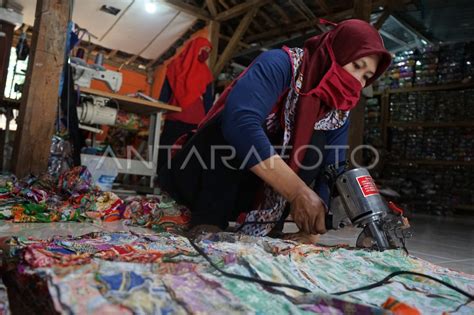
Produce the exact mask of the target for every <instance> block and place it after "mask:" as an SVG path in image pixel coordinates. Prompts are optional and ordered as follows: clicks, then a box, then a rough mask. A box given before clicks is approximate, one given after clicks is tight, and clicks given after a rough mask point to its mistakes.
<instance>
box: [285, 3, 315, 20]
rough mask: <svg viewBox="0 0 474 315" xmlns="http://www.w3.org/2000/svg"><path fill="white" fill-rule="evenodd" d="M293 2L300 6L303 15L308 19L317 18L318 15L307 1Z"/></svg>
mask: <svg viewBox="0 0 474 315" xmlns="http://www.w3.org/2000/svg"><path fill="white" fill-rule="evenodd" d="M291 3H292V4H294V5H296V6H297V7H299V8H300V10H301V11H302V13H303V15H304V16H305V17H306V19H308V20H315V19H316V15H315V14H314V12H313V11H311V9H310V8H309V7H308V6H307V5H306V3H304V1H303V0H291Z"/></svg>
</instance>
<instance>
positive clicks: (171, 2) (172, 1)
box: [162, 0, 211, 21]
mask: <svg viewBox="0 0 474 315" xmlns="http://www.w3.org/2000/svg"><path fill="white" fill-rule="evenodd" d="M162 1H163V3H164V4H166V5H167V6H169V7H172V8H173V9H176V10H178V11H181V12H184V13H186V14H189V15H191V16H195V17H197V18H198V19H201V20H205V21H209V20H211V16H210V15H209V13H208V12H207V11H206V10H203V9H201V8H198V7H196V6H194V5H191V4H188V3H185V2H183V1H180V0H162Z"/></svg>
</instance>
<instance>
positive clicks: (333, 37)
mask: <svg viewBox="0 0 474 315" xmlns="http://www.w3.org/2000/svg"><path fill="white" fill-rule="evenodd" d="M327 44H329V45H330V46H331V47H332V48H333V51H334V55H335V57H336V61H337V62H338V64H339V65H341V66H344V65H346V64H348V63H349V62H351V61H354V60H356V59H359V58H362V57H365V56H369V55H373V54H375V55H378V56H380V60H379V63H378V66H377V70H376V72H375V75H374V76H373V77H372V78H370V79H369V80H368V81H367V83H366V85H369V84H371V83H372V82H373V81H375V80H376V79H377V78H378V77H379V76H380V75H381V74H382V73H383V72H384V71H385V70H386V69H387V68H388V66H389V65H390V62H391V55H390V53H389V52H388V51H387V50H386V49H385V47H384V45H383V41H382V38H381V37H380V35H379V33H378V32H377V30H376V29H375V28H374V27H373V26H372V25H370V24H369V23H367V22H364V21H362V20H355V19H353V20H346V21H344V22H341V23H339V24H338V25H337V26H336V27H335V28H334V29H333V30H331V31H329V32H326V33H324V34H321V35H318V36H315V37H312V38H310V39H309V40H307V41H306V42H305V44H304V56H303V62H302V65H301V68H300V71H301V72H302V74H303V82H302V87H301V89H300V92H302V93H307V92H309V91H310V90H312V89H313V88H315V87H316V86H318V84H319V82H320V81H321V79H322V78H323V77H324V75H325V74H326V72H327V71H328V70H329V68H330V67H331V64H332V63H331V58H330V56H329V52H328V50H327V47H326V45H327ZM244 74H245V72H244V73H243V74H242V75H244ZM242 75H241V76H242ZM237 80H238V79H237ZM237 80H235V81H234V82H233V83H232V84H231V85H230V86H229V87H228V88H227V89H226V91H224V93H223V94H222V95H221V97H220V98H219V99H218V100H217V102H216V103H215V104H214V106H213V107H212V108H211V110H210V112H209V113H208V114H207V116H206V118H205V119H204V120H203V121H202V122H201V123H200V127H201V126H203V125H204V124H205V123H206V122H208V121H209V120H210V119H212V118H213V117H214V116H215V115H216V114H217V113H219V112H220V111H221V110H222V109H223V107H224V106H225V102H226V98H227V95H228V94H229V93H230V90H231V89H232V87H233V86H234V84H235V82H236V81H237ZM285 102H286V97H280V102H279V104H278V107H279V108H283V106H284V103H285ZM332 109H333V108H331V107H329V106H327V105H326V104H324V103H322V102H321V100H320V99H319V98H318V97H317V96H316V95H314V94H311V95H300V96H299V99H298V103H297V104H296V117H295V123H294V131H293V134H292V145H293V150H292V152H298V154H295V153H294V154H292V156H291V157H290V162H289V164H290V167H291V168H292V169H293V170H294V171H295V172H297V171H298V169H299V167H298V165H301V162H302V161H303V158H304V154H305V152H306V149H305V146H306V145H307V144H308V143H309V142H310V140H311V136H312V134H313V131H314V125H315V123H316V122H317V121H318V120H320V119H321V118H322V117H323V116H324V115H325V114H326V113H328V112H329V111H331V110H332Z"/></svg>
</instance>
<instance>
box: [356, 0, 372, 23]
mask: <svg viewBox="0 0 474 315" xmlns="http://www.w3.org/2000/svg"><path fill="white" fill-rule="evenodd" d="M371 13H372V0H354V17H355V18H357V19H361V20H364V21H366V22H370V14H371Z"/></svg>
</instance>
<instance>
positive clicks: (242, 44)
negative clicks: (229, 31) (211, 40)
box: [219, 34, 250, 48]
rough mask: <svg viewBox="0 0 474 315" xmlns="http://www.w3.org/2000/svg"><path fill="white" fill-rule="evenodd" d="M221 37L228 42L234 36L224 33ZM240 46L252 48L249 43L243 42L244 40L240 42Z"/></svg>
mask: <svg viewBox="0 0 474 315" xmlns="http://www.w3.org/2000/svg"><path fill="white" fill-rule="evenodd" d="M219 38H222V39H223V40H225V41H228V42H229V41H230V40H231V39H232V37H230V36H226V35H224V34H220V35H219ZM239 46H241V47H243V48H250V45H249V44H247V43H244V42H242V41H240V42H239Z"/></svg>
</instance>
